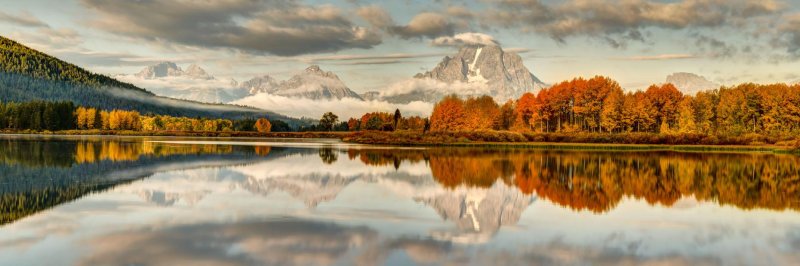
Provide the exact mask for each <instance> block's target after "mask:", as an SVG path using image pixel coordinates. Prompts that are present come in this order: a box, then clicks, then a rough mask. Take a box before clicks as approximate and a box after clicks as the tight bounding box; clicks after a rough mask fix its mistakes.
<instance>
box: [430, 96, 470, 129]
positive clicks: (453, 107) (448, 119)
mask: <svg viewBox="0 0 800 266" xmlns="http://www.w3.org/2000/svg"><path fill="white" fill-rule="evenodd" d="M466 117H467V115H466V113H465V112H464V101H462V100H461V99H460V98H458V96H455V95H450V96H447V97H445V98H444V99H442V100H441V101H439V102H438V103H436V105H435V106H434V107H433V113H432V114H431V117H430V123H431V130H433V131H459V130H464V129H466V128H467V127H466Z"/></svg>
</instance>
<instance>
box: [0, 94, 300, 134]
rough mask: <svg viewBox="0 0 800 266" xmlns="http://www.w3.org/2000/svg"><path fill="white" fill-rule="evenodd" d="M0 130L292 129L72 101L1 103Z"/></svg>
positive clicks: (276, 122)
mask: <svg viewBox="0 0 800 266" xmlns="http://www.w3.org/2000/svg"><path fill="white" fill-rule="evenodd" d="M0 129H7V130H33V131H42V130H49V131H58V130H74V129H78V130H132V131H202V132H225V131H259V132H288V131H292V128H291V127H290V126H289V124H287V123H286V122H284V121H281V120H273V121H270V120H268V119H266V118H258V119H256V118H247V119H239V120H231V119H213V118H191V117H177V116H169V115H154V114H147V115H143V114H140V113H139V112H138V111H131V110H119V109H112V110H101V109H96V108H92V107H84V106H76V105H75V104H73V103H72V102H68V101H58V102H46V101H31V102H24V103H15V102H9V103H3V102H0Z"/></svg>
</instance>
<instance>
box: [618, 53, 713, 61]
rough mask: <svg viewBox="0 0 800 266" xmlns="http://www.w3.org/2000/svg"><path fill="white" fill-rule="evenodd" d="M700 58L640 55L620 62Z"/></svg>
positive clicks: (693, 56) (692, 56)
mask: <svg viewBox="0 0 800 266" xmlns="http://www.w3.org/2000/svg"><path fill="white" fill-rule="evenodd" d="M695 58H699V57H698V56H696V55H693V54H659V55H640V56H631V57H623V58H618V59H619V60H629V61H660V60H678V59H695Z"/></svg>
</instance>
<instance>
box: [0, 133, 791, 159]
mask: <svg viewBox="0 0 800 266" xmlns="http://www.w3.org/2000/svg"><path fill="white" fill-rule="evenodd" d="M373 133H374V132H366V133H365V132H270V133H260V132H242V131H240V132H192V131H152V132H144V131H109V130H68V131H54V132H48V131H45V132H34V131H0V136H2V135H18V136H25V135H31V136H32V135H37V136H54V137H57V136H64V137H69V136H75V137H78V136H98V137H106V136H109V137H113V136H118V137H187V138H216V139H241V140H248V139H249V140H254V139H264V138H267V139H336V140H339V141H341V142H343V143H352V144H365V145H380V146H390V147H467V148H502V149H536V150H585V151H676V152H734V153H739V152H740V153H753V152H757V153H778V154H800V150H798V149H797V148H794V147H791V146H782V145H775V144H758V145H735V144H716V145H710V144H647V143H596V142H547V141H471V140H460V141H445V142H439V143H430V142H423V141H420V142H408V141H403V142H391V141H386V142H380V141H376V140H375V139H369V140H368V141H364V139H354V138H356V137H359V136H363V135H374V134H373ZM380 134H388V135H392V134H393V133H387V132H382V133H380ZM416 135H419V136H421V135H422V134H416Z"/></svg>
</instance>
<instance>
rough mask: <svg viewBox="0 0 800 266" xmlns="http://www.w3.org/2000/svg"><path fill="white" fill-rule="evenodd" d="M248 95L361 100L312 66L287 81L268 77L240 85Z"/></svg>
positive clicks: (333, 75) (345, 86) (354, 93)
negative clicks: (262, 94)
mask: <svg viewBox="0 0 800 266" xmlns="http://www.w3.org/2000/svg"><path fill="white" fill-rule="evenodd" d="M242 87H244V88H245V89H247V91H248V92H250V94H257V93H269V94H274V95H279V96H286V97H297V98H307V99H312V100H330V99H342V98H348V97H349V98H355V99H359V100H363V99H362V98H361V96H359V95H358V93H356V92H354V91H352V90H350V88H348V87H347V85H345V84H344V82H343V81H342V80H341V79H339V76H337V75H336V74H334V73H333V72H330V71H324V70H322V69H321V68H320V67H319V66H317V65H312V66H309V67H308V68H306V69H305V70H304V71H302V72H300V73H298V74H296V75H294V76H292V77H291V78H289V79H288V80H285V81H281V82H276V81H275V79H273V78H272V77H270V76H269V75H264V76H260V77H255V78H252V79H250V80H248V81H245V82H243V83H242Z"/></svg>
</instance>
